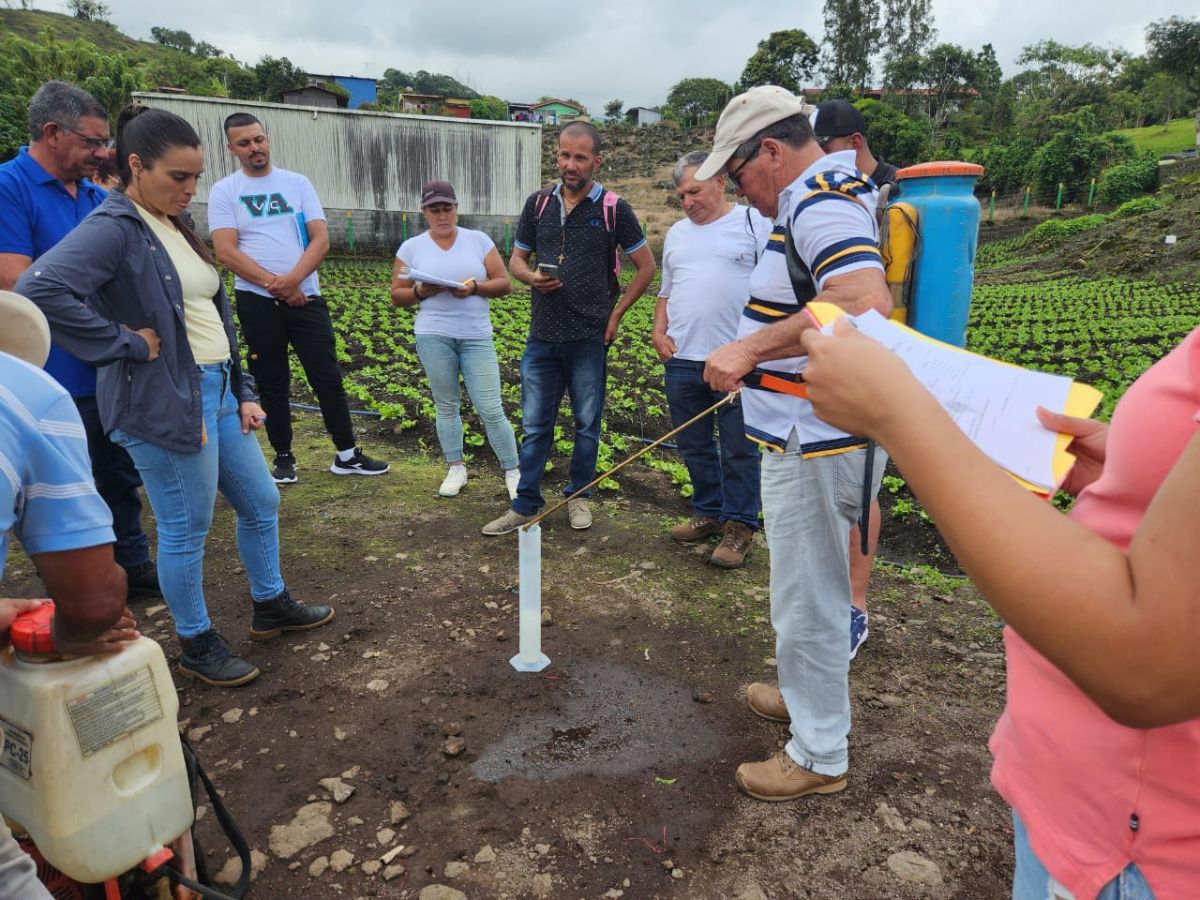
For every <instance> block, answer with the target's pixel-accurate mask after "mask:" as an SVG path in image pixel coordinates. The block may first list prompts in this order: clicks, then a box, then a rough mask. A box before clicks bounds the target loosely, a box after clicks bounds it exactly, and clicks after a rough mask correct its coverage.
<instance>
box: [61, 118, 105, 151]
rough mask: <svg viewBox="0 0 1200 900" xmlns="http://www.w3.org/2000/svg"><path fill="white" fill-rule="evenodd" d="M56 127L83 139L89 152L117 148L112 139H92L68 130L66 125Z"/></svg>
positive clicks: (86, 135)
mask: <svg viewBox="0 0 1200 900" xmlns="http://www.w3.org/2000/svg"><path fill="white" fill-rule="evenodd" d="M58 127H59V128H61V129H62V130H63V131H69V132H71V134H74V135H77V136H78V137H81V138H83V142H84V143H85V144H86V145H87V147H88V149H89V150H100V149H104V150H111V149H112V148H113V147H115V146H117V142H116V141H115V140H113V139H112V138H98V137H92V136H91V135H90V134H84V133H83V132H82V131H76V130H75V129H74V128H68V127H67V126H66V125H62V124H60V125H59V126H58Z"/></svg>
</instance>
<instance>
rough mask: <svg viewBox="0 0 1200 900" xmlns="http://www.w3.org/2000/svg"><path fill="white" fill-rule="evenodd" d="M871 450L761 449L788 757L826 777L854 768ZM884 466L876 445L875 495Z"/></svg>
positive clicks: (764, 517) (764, 509)
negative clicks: (859, 551)
mask: <svg viewBox="0 0 1200 900" xmlns="http://www.w3.org/2000/svg"><path fill="white" fill-rule="evenodd" d="M865 459H866V451H865V450H852V451H850V452H848V453H839V454H836V455H832V456H819V457H814V458H812V459H804V458H802V457H801V456H800V453H799V451H798V450H788V452H786V453H764V454H763V456H762V462H761V473H762V505H763V519H764V524H765V530H766V537H767V546H768V547H769V548H770V551H771V625H772V626H773V627H774V628H775V659H776V661H777V663H778V671H779V690H780V691H781V692H782V693H783V702H784V703H785V704H786V705H787V710H788V714H789V715H790V716H791V719H792V724H791V732H792V734H791V740H790V741H788V744H787V752H788V755H789V756H791V757H792V759H793V760H795V761H796V762H797V763H798V764H799V765H801V766H803V767H804V768H806V769H808V770H810V771H813V772H817V773H819V774H821V775H841V774H842V773H843V772H845V771H846V769H847V768H848V766H849V737H850V682H849V672H850V642H849V641H847V640H846V616H847V610H848V609H849V608H850V526H851V525H853V524H854V523H855V522H856V521H857V520H858V516H859V513H860V512H861V511H862V499H863V498H862V493H863V492H862V488H863V467H864V462H865ZM886 464H887V454H886V453H884V452H883V450H882V448H878V449H876V451H875V466H874V470H873V473H872V479H871V496H872V497H873V496H875V494H877V493H878V492H879V479H880V478H881V477H882V475H883V468H884V466H885V465H886Z"/></svg>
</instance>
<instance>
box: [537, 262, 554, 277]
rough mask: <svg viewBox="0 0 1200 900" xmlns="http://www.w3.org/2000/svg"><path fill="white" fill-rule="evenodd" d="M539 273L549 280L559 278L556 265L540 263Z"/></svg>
mask: <svg viewBox="0 0 1200 900" xmlns="http://www.w3.org/2000/svg"><path fill="white" fill-rule="evenodd" d="M538 271H539V272H541V273H542V274H543V275H545V276H547V277H549V278H554V279H557V278H558V266H556V265H555V264H554V263H538Z"/></svg>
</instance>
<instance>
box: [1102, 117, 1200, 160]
mask: <svg viewBox="0 0 1200 900" xmlns="http://www.w3.org/2000/svg"><path fill="white" fill-rule="evenodd" d="M1117 134H1123V135H1125V136H1126V137H1129V138H1132V140H1133V143H1134V144H1135V145H1136V146H1137V148H1138V150H1153V151H1154V153H1155V155H1157V156H1171V155H1172V154H1175V153H1178V152H1179V151H1180V150H1182V149H1183V148H1185V147H1195V146H1196V122H1195V120H1194V119H1192V118H1191V117H1190V116H1189V117H1188V118H1186V119H1172V120H1171V121H1170V123H1168V124H1167V126H1166V127H1165V128H1164V127H1163V126H1162V125H1147V126H1146V127H1145V128H1125V129H1122V130H1120V131H1118V132H1117Z"/></svg>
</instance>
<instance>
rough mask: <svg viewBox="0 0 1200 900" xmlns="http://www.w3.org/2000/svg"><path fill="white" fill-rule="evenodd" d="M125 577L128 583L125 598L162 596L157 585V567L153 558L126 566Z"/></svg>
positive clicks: (142, 598) (135, 598) (160, 589)
mask: <svg viewBox="0 0 1200 900" xmlns="http://www.w3.org/2000/svg"><path fill="white" fill-rule="evenodd" d="M125 577H126V580H127V581H128V584H129V586H128V588H127V589H126V593H125V599H126V600H148V599H150V598H151V597H161V596H162V588H160V587H159V586H158V567H157V566H156V565H155V564H154V560H152V559H150V560H147V561H146V562H144V563H142V564H141V565H140V566H126V567H125Z"/></svg>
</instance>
